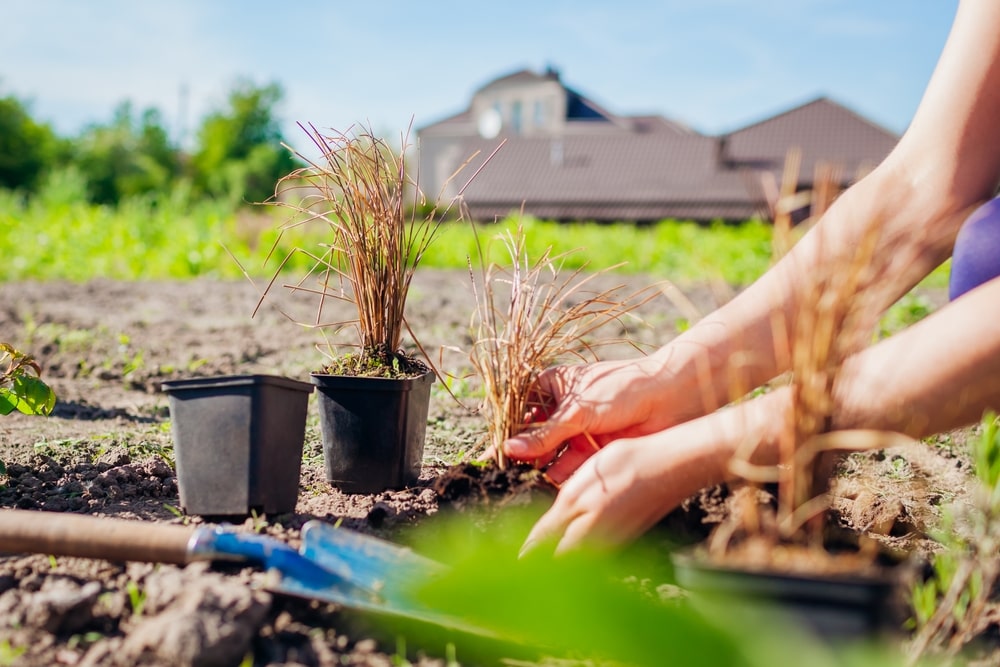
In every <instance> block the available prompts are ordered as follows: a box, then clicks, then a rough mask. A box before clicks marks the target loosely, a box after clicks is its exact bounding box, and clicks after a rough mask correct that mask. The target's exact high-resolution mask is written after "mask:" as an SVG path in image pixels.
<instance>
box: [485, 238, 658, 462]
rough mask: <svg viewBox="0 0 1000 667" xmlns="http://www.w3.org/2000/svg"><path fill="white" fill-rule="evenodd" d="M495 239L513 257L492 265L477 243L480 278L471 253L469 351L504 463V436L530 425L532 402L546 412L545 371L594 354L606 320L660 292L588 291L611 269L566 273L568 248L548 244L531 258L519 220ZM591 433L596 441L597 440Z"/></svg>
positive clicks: (628, 311)
mask: <svg viewBox="0 0 1000 667" xmlns="http://www.w3.org/2000/svg"><path fill="white" fill-rule="evenodd" d="M494 241H499V242H500V243H502V244H503V246H504V249H505V250H506V253H507V255H508V257H509V258H510V264H509V265H506V266H500V265H497V264H488V265H487V264H486V262H485V259H484V258H485V257H487V256H489V252H488V250H487V249H484V248H483V246H482V244H481V243H480V244H478V246H477V247H478V251H479V256H480V267H481V271H480V275H479V277H478V279H477V276H476V272H475V271H474V270H473V269H472V263H471V261H470V277H471V279H472V289H473V294H474V296H475V299H476V312H475V314H474V317H473V325H472V327H473V335H472V337H473V345H472V348H471V350H470V355H469V356H470V361H471V363H472V366H473V368H474V369H475V372H476V374H477V376H478V377H479V378H480V380H481V381H482V383H483V387H484V390H485V395H484V399H483V403H482V405H481V411H482V412H483V414H484V416H485V418H486V422H487V428H488V430H489V443H488V444H489V446H491V447H492V448H493V451H494V452H495V453H496V456H497V462H498V464H499V465H500V466H505V465H506V461H505V459H504V456H503V450H502V446H501V445H502V443H503V441H504V440H506V439H507V438H509V437H510V436H512V435H515V434H516V433H519V432H521V431H522V430H523V429H524V428H526V427H528V426H529V424H527V423H526V422H525V419H526V417H527V416H528V415H529V414H530V413H531V412H532V411H533V410H536V409H537V410H541V411H543V412H544V409H545V405H544V401H545V397H544V396H538V395H537V394H536V390H535V388H534V385H535V380H536V379H537V377H538V375H539V373H541V372H542V371H543V370H544V369H546V368H548V367H549V366H551V365H553V364H555V363H559V362H562V361H566V360H573V361H577V360H584V361H592V360H595V359H596V352H595V349H594V344H593V343H592V342H591V341H590V340H589V338H590V337H591V336H594V335H595V334H596V333H597V331H598V329H600V328H601V327H602V326H605V325H607V324H609V323H611V322H614V321H616V320H620V319H621V318H623V317H625V316H627V315H630V314H631V313H632V311H633V310H635V308H637V307H639V306H641V305H642V304H644V303H646V302H648V301H649V299H651V298H654V297H655V296H656V293H655V291H653V290H651V289H647V290H640V291H639V292H637V293H635V294H631V295H623V294H622V292H621V290H622V287H621V286H617V287H613V288H610V289H607V290H593V291H588V289H587V288H588V286H589V285H590V284H591V282H592V281H594V280H595V279H596V277H597V276H598V275H600V274H601V273H606V271H607V270H605V271H603V272H595V273H584V270H583V269H577V270H574V271H571V272H570V273H569V274H568V275H567V276H563V275H562V271H561V268H562V266H561V265H562V260H563V259H564V258H565V256H566V254H561V255H552V254H551V251H546V252H543V253H542V254H541V255H540V256H539V257H537V258H534V259H531V258H529V257H528V253H527V248H526V245H525V237H524V230H523V228H522V227H521V226H518V227H517V229H516V231H514V232H507V233H505V234H502V235H500V236H498V237H496V238H495V239H494ZM567 254H568V253H567ZM608 270H609V269H608ZM587 437H588V438H590V441H591V444H592V446H594V447H595V448H596V447H597V443H596V441H594V440H593V438H591V437H590V436H589V435H588V436H587Z"/></svg>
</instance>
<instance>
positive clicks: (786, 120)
mask: <svg viewBox="0 0 1000 667" xmlns="http://www.w3.org/2000/svg"><path fill="white" fill-rule="evenodd" d="M897 140H898V139H897V137H896V135H894V134H893V133H891V132H889V131H888V130H885V129H883V128H881V127H879V126H877V125H875V124H874V123H872V122H871V121H870V120H868V119H866V118H864V117H862V116H859V115H858V114H856V113H854V112H853V111H851V110H849V109H847V108H846V107H843V106H841V105H840V104H837V103H836V102H833V101H831V100H829V99H827V98H825V97H820V98H818V99H816V100H813V101H812V102H808V103H806V104H803V105H802V106H799V107H796V108H794V109H791V110H789V111H786V112H784V113H781V114H778V115H777V116H773V117H771V118H768V119H766V120H763V121H760V122H758V123H754V124H753V125H748V126H747V127H744V128H742V129H740V130H737V131H736V132H732V133H730V134H729V135H728V136H727V137H726V150H725V157H726V158H728V159H729V160H731V161H733V162H734V163H735V164H737V165H739V164H746V165H748V166H755V167H759V168H764V169H770V170H772V171H773V170H777V171H779V172H780V170H781V169H782V166H783V165H784V161H785V155H786V152H787V151H788V149H789V148H790V147H792V146H797V147H798V148H799V149H800V150H801V151H802V168H801V172H800V173H801V175H802V178H801V179H800V181H801V182H803V183H811V179H812V174H813V168H814V165H815V164H816V163H817V162H828V163H834V164H836V165H838V166H839V167H841V168H843V169H844V170H845V173H844V177H845V178H846V179H848V180H851V179H853V178H854V177H855V176H856V175H857V172H858V171H865V170H866V169H870V168H871V167H874V166H875V164H877V163H878V161H880V160H881V159H882V158H883V157H884V156H885V155H887V154H888V153H889V151H890V150H892V147H893V146H894V145H895V144H896V141H897Z"/></svg>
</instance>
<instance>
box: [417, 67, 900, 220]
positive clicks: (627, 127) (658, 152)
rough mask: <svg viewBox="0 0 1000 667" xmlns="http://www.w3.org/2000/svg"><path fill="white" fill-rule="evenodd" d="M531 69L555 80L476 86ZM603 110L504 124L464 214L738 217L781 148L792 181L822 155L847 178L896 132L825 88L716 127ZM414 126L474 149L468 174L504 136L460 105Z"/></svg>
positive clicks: (744, 214) (758, 204) (759, 207)
mask: <svg viewBox="0 0 1000 667" xmlns="http://www.w3.org/2000/svg"><path fill="white" fill-rule="evenodd" d="M539 80H556V81H558V74H556V73H554V72H546V73H545V74H542V75H539V74H535V73H533V72H531V71H528V70H522V71H519V72H514V73H512V74H510V75H507V76H505V77H501V78H499V79H496V80H494V81H493V82H491V83H490V84H488V85H487V86H484V87H483V88H481V89H480V91H482V90H486V89H488V88H492V87H494V86H508V85H510V86H516V85H520V84H523V83H526V82H527V83H530V82H536V81H539ZM566 91H567V94H569V95H570V96H572V95H574V94H575V95H578V93H575V92H574V91H571V90H570V89H568V88H567V89H566ZM581 99H582V96H581ZM595 108H598V109H599V107H596V106H595ZM601 112H602V113H604V114H605V116H606V118H607V119H608V120H611V121H612V122H611V123H607V124H602V127H600V128H599V127H597V126H595V125H592V121H586V120H575V119H573V118H571V117H568V118H567V119H566V123H565V126H564V128H563V130H562V132H561V133H560V134H556V135H552V136H538V135H534V136H520V135H509V136H507V140H506V143H505V145H504V146H503V148H502V149H501V150H500V151H499V152H497V154H496V155H495V156H494V157H493V160H492V161H491V162H490V164H489V165H487V166H486V167H485V168H484V169H483V170H482V171H481V172H479V173H478V175H477V177H476V179H475V180H474V181H473V182H472V183H471V184H470V185H469V187H468V188H467V189H466V191H465V193H464V198H465V201H466V204H467V205H468V207H469V211H470V213H471V215H472V216H473V217H475V218H478V219H491V218H494V217H502V216H505V215H507V214H509V213H510V212H511V211H516V210H520V209H521V208H522V207H523V210H524V211H525V212H526V213H529V214H532V215H535V216H538V217H543V218H552V219H565V220H573V219H576V220H659V219H664V218H691V219H697V220H711V219H716V218H721V219H729V220H738V219H746V218H750V217H753V216H758V215H763V214H764V213H765V212H766V207H765V204H764V197H763V195H762V187H761V175H762V173H763V172H771V173H772V174H774V175H775V176H776V177H779V178H780V175H781V171H782V169H783V166H784V162H785V157H786V155H787V153H788V151H789V149H791V148H793V147H798V148H799V149H800V150H801V152H802V163H801V167H800V172H799V173H800V178H799V183H800V187H810V186H811V181H812V178H813V169H814V167H815V165H816V164H817V163H820V162H825V163H830V164H832V165H834V166H836V167H839V168H841V169H842V172H841V177H842V182H843V184H845V185H846V184H847V183H849V182H850V181H852V180H853V179H854V178H856V177H857V176H858V175H860V173H861V172H863V171H866V170H867V169H870V168H871V167H873V166H874V165H875V164H877V163H878V162H879V161H880V160H881V159H882V158H883V157H884V156H885V155H886V154H888V152H889V151H890V150H891V149H892V147H893V146H894V145H895V143H896V141H897V137H896V136H895V135H894V134H893V133H891V132H889V131H887V130H885V129H883V128H881V127H879V126H877V125H876V124H874V123H872V122H871V121H869V120H867V119H865V118H864V117H862V116H860V115H858V114H856V113H854V112H853V111H851V110H849V109H847V108H845V107H843V106H841V105H839V104H837V103H836V102H833V101H831V100H829V99H827V98H825V97H821V98H818V99H816V100H813V101H811V102H808V103H806V104H803V105H801V106H799V107H796V108H794V109H790V110H788V111H786V112H784V113H781V114H778V115H776V116H773V117H771V118H768V119H765V120H762V121H760V122H757V123H754V124H752V125H748V126H746V127H744V128H741V129H739V130H736V131H734V132H730V133H728V134H726V135H722V136H719V137H712V136H706V135H702V134H699V133H697V132H695V131H693V130H691V129H690V128H688V127H686V126H684V125H683V124H680V123H676V122H674V121H672V120H669V119H667V118H664V117H662V116H632V117H629V116H615V115H613V114H610V113H609V112H607V111H606V110H601ZM419 133H420V134H421V135H424V136H426V137H427V138H428V139H430V138H431V137H434V138H435V141H437V142H440V141H442V140H447V141H448V142H449V146H450V148H449V149H448V154H449V155H451V156H452V157H453V158H454V159H459V160H464V159H466V158H467V157H468V156H469V155H472V154H473V153H475V152H476V151H480V154H479V156H478V157H477V158H476V159H475V160H473V162H472V163H471V164H470V165H469V167H468V170H467V171H465V172H464V173H467V174H472V173H474V172H475V171H476V169H477V168H478V166H479V165H480V164H481V163H482V161H483V160H484V159H485V158H486V156H488V155H490V154H491V153H492V152H493V150H494V149H495V148H496V147H497V145H498V144H499V143H500V141H501V139H502V137H501V138H497V139H489V140H487V139H482V138H479V137H478V135H477V134H476V128H475V123H474V119H473V118H472V115H471V113H470V111H468V110H467V111H465V112H462V113H459V114H456V115H454V116H451V117H449V118H446V119H444V120H441V121H438V122H436V123H433V124H431V125H428V126H425V127H423V128H421V129H420V130H419ZM437 150H440V143H439V144H438V148H437ZM459 156H460V157H459ZM457 167H458V162H456V163H455V165H454V168H457ZM453 170H454V169H453V168H450V167H449V169H448V170H447V173H451V171H453ZM458 185H460V184H456V187H457V186H458Z"/></svg>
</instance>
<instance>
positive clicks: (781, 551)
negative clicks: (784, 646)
mask: <svg viewBox="0 0 1000 667" xmlns="http://www.w3.org/2000/svg"><path fill="white" fill-rule="evenodd" d="M826 191H831V188H826ZM786 195H788V196H793V195H794V196H796V197H799V198H801V193H799V194H798V195H796V193H794V191H790V192H788V193H786ZM779 203H780V202H779ZM820 204H822V202H820ZM823 208H825V206H822V205H820V209H823ZM779 211H780V207H779ZM781 215H782V217H784V224H779V223H781V221H782V220H781V218H780V217H779V219H777V220H776V221H775V222H776V239H775V242H776V255H781V254H783V253H784V252H785V251H787V249H788V248H789V247H790V246H791V244H792V242H793V241H792V238H791V224H790V220H789V219H788V218H787V216H788V211H787V210H785V211H784V212H781ZM808 223H809V220H808V219H807V220H806V221H805V223H804V224H806V225H808ZM816 233H822V232H821V231H820V230H817V231H816ZM879 234H880V230H879V226H878V225H877V224H875V223H874V222H873V223H872V224H870V225H869V226H868V229H867V231H866V232H865V234H864V235H863V238H862V242H861V243H860V244H859V245H858V247H857V248H855V249H854V252H853V255H852V256H851V257H849V258H846V259H845V261H843V262H839V263H837V265H835V266H827V267H826V268H823V267H818V268H817V269H816V270H817V271H820V273H818V274H816V279H815V281H814V282H813V283H812V285H810V286H801V287H800V288H799V289H800V293H799V294H798V301H799V303H800V304H802V305H801V306H800V308H799V311H798V312H797V313H796V315H795V321H794V323H793V324H792V325H791V326H786V324H785V320H784V316H783V314H782V313H781V312H776V313H774V315H773V318H772V320H773V321H774V322H775V340H776V343H775V347H776V352H777V353H778V354H784V355H787V356H786V360H787V362H788V363H787V364H786V365H787V366H788V367H789V368H790V372H789V373H788V374H787V375H786V376H784V377H782V378H780V379H778V380H776V381H775V382H774V383H772V385H771V387H770V389H772V390H775V391H787V392H790V398H791V401H790V404H791V406H790V408H789V409H790V410H791V415H790V418H789V419H787V420H786V421H785V424H786V427H785V429H784V431H783V433H782V434H781V435H780V438H779V456H778V461H777V463H776V464H775V465H771V466H760V465H756V464H754V463H753V462H752V459H753V455H754V451H753V449H754V446H753V443H748V446H747V447H745V448H743V450H742V451H739V452H737V454H736V455H735V456H734V457H733V459H732V460H731V461H730V471H731V473H732V474H733V476H734V477H736V478H737V479H740V480H742V481H743V482H744V484H742V485H741V484H736V485H735V488H734V490H733V494H732V498H731V511H730V512H729V513H728V515H727V516H726V518H725V519H724V520H723V521H722V523H721V524H720V525H719V526H717V528H716V529H715V530H714V531H713V533H712V535H711V536H710V537H709V539H708V540H707V541H706V543H704V544H702V545H699V546H698V547H696V548H695V549H694V550H689V551H685V552H681V553H677V554H675V556H674V562H675V565H676V569H677V577H678V580H679V582H680V583H681V584H682V585H683V586H685V587H688V588H690V589H691V590H692V591H693V592H694V595H695V599H702V600H709V601H718V600H722V601H723V604H725V605H726V608H727V609H729V610H732V609H740V608H741V606H744V605H745V608H746V609H747V610H749V611H748V616H747V619H748V620H749V619H751V618H766V617H768V616H767V614H768V613H775V614H778V615H779V616H781V617H783V618H787V619H792V621H793V622H794V623H795V624H797V625H800V626H802V627H803V628H804V629H805V630H806V631H807V632H809V633H812V634H815V635H818V636H820V637H824V638H830V639H837V640H840V639H853V640H871V639H874V638H876V637H879V636H882V635H884V634H886V633H891V632H892V631H894V630H898V629H900V627H901V624H902V621H903V620H904V619H902V618H900V617H899V616H900V615H901V614H902V613H903V612H902V611H901V607H900V604H899V599H900V596H899V595H898V594H899V592H900V590H901V588H902V579H903V576H902V575H903V573H904V572H906V570H907V568H905V567H900V565H902V564H904V563H905V562H906V559H905V558H904V554H898V553H894V552H892V551H891V550H888V549H886V548H884V547H882V546H881V545H880V544H879V543H878V542H877V541H875V540H874V539H872V538H870V537H867V536H865V535H861V534H858V533H855V532H852V531H849V530H847V529H844V528H841V527H840V526H838V525H837V524H836V522H834V521H833V520H832V519H833V518H834V515H833V513H832V512H831V504H830V500H831V498H830V494H829V484H830V479H831V476H832V475H833V474H834V472H835V471H836V467H837V463H838V462H839V460H840V459H841V457H842V456H844V455H845V454H846V453H848V452H851V451H860V450H874V449H884V448H889V447H894V446H897V445H902V444H912V442H913V441H912V439H911V438H909V437H908V436H905V435H902V434H899V433H894V432H883V431H870V430H841V431H832V430H831V424H830V418H829V416H830V414H831V410H832V406H833V404H834V396H835V393H836V391H837V386H838V382H839V381H840V378H841V376H842V369H843V365H844V361H845V360H846V359H847V358H848V357H850V356H851V355H853V354H855V353H856V352H858V351H860V350H861V349H863V348H864V347H865V346H867V345H868V344H870V343H871V341H872V340H873V337H874V331H875V326H876V325H877V322H878V318H879V315H880V308H881V307H880V304H882V303H884V302H885V301H886V300H887V299H886V297H887V295H886V294H885V292H884V289H885V287H884V285H885V284H886V281H884V280H882V278H883V276H884V275H885V274H886V271H887V269H888V264H889V262H899V261H900V260H901V258H900V257H899V256H893V257H879V256H878V255H877V254H876V252H875V248H876V245H877V243H876V242H877V241H878V240H879ZM819 242H820V244H821V245H822V242H823V239H822V237H819ZM913 261H915V262H916V261H921V258H919V257H914V258H913ZM786 331H787V332H788V334H787V335H786V333H785V332H786ZM738 376H739V373H738V372H737V371H735V370H734V372H733V373H732V374H731V377H738ZM752 389H753V388H752V387H746V386H741V387H733V391H732V395H733V399H734V400H742V397H743V396H745V395H746V392H748V391H750V390H752ZM765 390H766V389H765ZM734 599H738V600H740V602H741V603H743V605H738V604H733V600H734Z"/></svg>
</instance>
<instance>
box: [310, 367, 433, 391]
mask: <svg viewBox="0 0 1000 667" xmlns="http://www.w3.org/2000/svg"><path fill="white" fill-rule="evenodd" d="M309 377H310V378H312V383H313V384H314V385H316V386H318V387H323V388H328V389H344V388H350V387H353V386H355V385H356V384H357V382H358V381H359V380H363V381H365V383H366V384H368V385H369V386H368V389H369V390H370V391H400V390H405V389H408V388H410V387H412V386H413V385H415V384H430V383H432V382H434V377H435V376H434V371H432V370H428V371H427V372H426V373H424V374H423V375H415V376H413V377H407V378H383V377H376V376H370V375H332V374H330V373H321V372H318V371H314V372H312V373H310V374H309Z"/></svg>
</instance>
